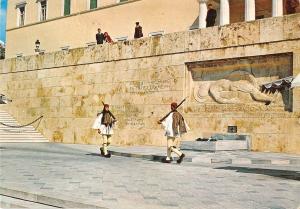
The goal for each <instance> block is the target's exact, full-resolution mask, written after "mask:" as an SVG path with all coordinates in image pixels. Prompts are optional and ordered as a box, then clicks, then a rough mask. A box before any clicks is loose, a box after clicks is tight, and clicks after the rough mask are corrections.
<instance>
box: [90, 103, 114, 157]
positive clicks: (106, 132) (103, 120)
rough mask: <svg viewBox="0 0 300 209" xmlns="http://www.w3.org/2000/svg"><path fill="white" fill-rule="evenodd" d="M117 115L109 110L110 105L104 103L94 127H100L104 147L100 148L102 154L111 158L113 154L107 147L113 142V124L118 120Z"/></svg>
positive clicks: (99, 131)
mask: <svg viewBox="0 0 300 209" xmlns="http://www.w3.org/2000/svg"><path fill="white" fill-rule="evenodd" d="M116 121H117V120H116V118H115V116H114V115H113V114H112V113H111V112H110V111H109V105H108V104H104V108H103V111H102V112H101V113H98V114H97V118H96V120H95V122H94V124H93V129H98V133H99V134H100V135H101V137H102V147H101V148H100V152H101V155H102V156H104V157H106V158H110V157H111V154H110V153H108V150H107V147H108V146H109V145H110V143H111V137H112V135H113V133H114V132H113V126H114V123H115V122H116Z"/></svg>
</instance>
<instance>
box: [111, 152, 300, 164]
mask: <svg viewBox="0 0 300 209" xmlns="http://www.w3.org/2000/svg"><path fill="white" fill-rule="evenodd" d="M110 153H111V154H112V155H115V156H121V157H132V158H140V159H146V160H151V161H158V162H160V161H161V160H162V159H164V158H165V157H166V156H163V155H152V154H137V153H128V152H122V151H114V150H110ZM177 159H178V157H175V158H173V160H177ZM183 161H184V162H192V163H204V164H217V163H223V164H234V165H281V166H284V165H300V159H299V160H298V159H251V158H235V159H233V158H222V159H219V158H202V157H201V156H192V157H189V156H186V157H185V158H184V159H183Z"/></svg>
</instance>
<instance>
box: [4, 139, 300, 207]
mask: <svg viewBox="0 0 300 209" xmlns="http://www.w3.org/2000/svg"><path fill="white" fill-rule="evenodd" d="M0 147H1V149H0V155H1V158H0V169H1V170H0V193H1V195H2V196H0V197H1V201H0V202H2V203H1V206H2V207H3V206H5V205H8V204H5V202H9V201H10V202H11V203H12V202H13V201H12V200H9V198H12V197H14V198H20V199H23V200H24V199H25V200H30V201H32V202H33V203H35V204H41V203H42V204H44V205H46V206H53V207H54V206H55V207H66V208H75V207H76V208H109V209H116V208H118V209H131V208H146V209H148V208H149V209H150V208H151V209H156V208H157V209H226V208H228V209H283V208H285V209H297V208H298V207H299V206H300V200H299V194H300V181H299V180H300V166H299V165H298V164H293V165H292V164H288V165H279V164H278V165H272V164H249V165H234V164H226V163H223V162H221V163H218V164H211V163H210V164H209V163H208V164H203V163H202V162H197V161H192V162H183V163H182V164H181V165H177V164H175V163H174V164H163V163H158V162H153V161H150V160H146V159H142V158H128V157H119V156H112V158H110V159H106V158H103V157H100V156H99V155H98V147H97V146H94V145H89V146H88V145H65V144H52V143H23V144H21V143H20V144H18V143H10V144H5V143H2V144H0ZM157 154H159V153H157ZM209 154H212V153H209ZM223 154H224V153H223ZM248 154H249V153H248ZM257 154H258V156H260V155H261V157H264V156H269V155H270V156H271V155H272V154H271V153H266V154H263V153H257ZM245 155H246V154H245ZM253 156H255V154H253ZM276 156H277V157H278V159H283V158H285V159H292V158H293V159H294V158H295V159H296V158H297V156H291V155H285V154H282V155H281V154H278V155H276ZM280 156H281V157H280ZM198 157H199V156H198ZM269 158H270V159H271V157H269ZM192 159H194V158H193V157H192ZM272 159H273V157H272ZM3 195H6V196H3ZM14 198H13V199H14ZM16 201H17V200H16ZM15 203H16V204H14V206H16V205H20V203H18V204H17V202H15ZM10 205H13V204H10ZM23 207H27V206H26V205H23ZM29 208H34V207H33V206H30V207H29ZM37 208H39V207H37Z"/></svg>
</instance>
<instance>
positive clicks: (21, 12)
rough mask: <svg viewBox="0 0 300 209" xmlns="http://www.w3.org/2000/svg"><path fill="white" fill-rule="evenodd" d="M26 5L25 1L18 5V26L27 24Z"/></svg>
mask: <svg viewBox="0 0 300 209" xmlns="http://www.w3.org/2000/svg"><path fill="white" fill-rule="evenodd" d="M25 6H26V2H25V1H23V2H21V3H18V4H17V5H16V10H17V26H19V27H21V26H23V25H25Z"/></svg>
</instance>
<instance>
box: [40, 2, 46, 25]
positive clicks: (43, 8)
mask: <svg viewBox="0 0 300 209" xmlns="http://www.w3.org/2000/svg"><path fill="white" fill-rule="evenodd" d="M46 19H47V1H46V0H44V1H40V21H45V20H46Z"/></svg>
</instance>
